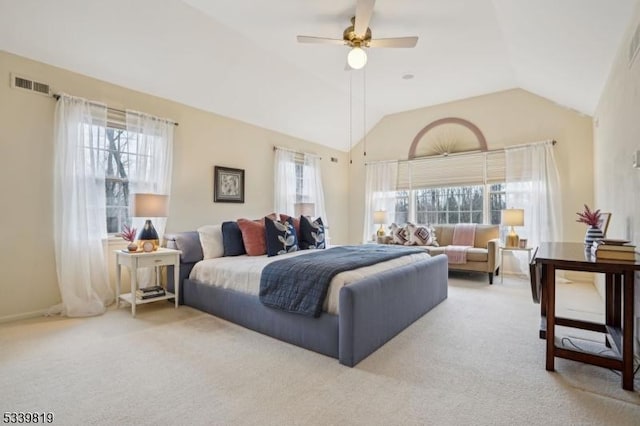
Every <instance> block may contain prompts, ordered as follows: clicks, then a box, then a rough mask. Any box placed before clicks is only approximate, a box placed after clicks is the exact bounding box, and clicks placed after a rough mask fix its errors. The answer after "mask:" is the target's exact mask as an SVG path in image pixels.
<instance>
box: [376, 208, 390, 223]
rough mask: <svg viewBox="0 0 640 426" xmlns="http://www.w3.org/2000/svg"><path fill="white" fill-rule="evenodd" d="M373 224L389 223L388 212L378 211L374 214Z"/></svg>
mask: <svg viewBox="0 0 640 426" xmlns="http://www.w3.org/2000/svg"><path fill="white" fill-rule="evenodd" d="M373 223H374V224H376V225H382V224H385V223H387V212H386V211H384V210H376V211H375V212H373Z"/></svg>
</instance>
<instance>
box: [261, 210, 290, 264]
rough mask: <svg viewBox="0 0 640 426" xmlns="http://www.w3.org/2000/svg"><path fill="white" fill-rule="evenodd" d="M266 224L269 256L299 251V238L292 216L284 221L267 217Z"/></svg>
mask: <svg viewBox="0 0 640 426" xmlns="http://www.w3.org/2000/svg"><path fill="white" fill-rule="evenodd" d="M264 225H265V230H266V239H267V256H277V255H279V254H285V253H291V252H294V251H298V238H297V237H296V230H295V228H294V226H293V219H292V218H288V219H287V220H286V221H283V222H281V221H279V220H271V219H269V218H265V220H264Z"/></svg>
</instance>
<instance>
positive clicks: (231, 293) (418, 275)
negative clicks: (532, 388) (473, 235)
mask: <svg viewBox="0 0 640 426" xmlns="http://www.w3.org/2000/svg"><path fill="white" fill-rule="evenodd" d="M165 239H166V241H167V247H169V248H175V249H178V250H181V251H182V255H181V258H180V274H179V277H180V278H179V280H180V282H179V283H177V284H178V285H180V286H181V287H180V300H179V302H180V304H184V305H187V306H191V307H193V308H196V309H199V310H202V311H204V312H208V313H210V314H213V315H215V316H218V317H220V318H223V319H225V320H228V321H231V322H234V323H236V324H239V325H242V326H244V327H247V328H249V329H252V330H255V331H258V332H260V333H263V334H266V335H268V336H271V337H275V338H277V339H279V340H283V341H285V342H288V343H292V344H294V345H297V346H300V347H303V348H306V349H309V350H312V351H315V352H318V353H321V354H324V355H328V356H330V357H333V358H337V359H338V360H339V362H340V363H341V364H343V365H346V366H350V367H352V366H354V365H356V364H357V363H358V362H360V361H361V360H363V359H364V358H366V357H367V356H368V355H370V354H371V353H372V352H374V351H375V350H377V349H378V348H379V347H381V346H382V345H384V344H385V343H386V342H387V341H389V340H390V339H391V338H393V337H394V336H395V335H396V334H398V333H399V332H400V331H402V330H403V329H405V328H406V327H407V326H409V325H410V324H411V323H413V322H414V321H416V320H417V319H418V318H420V317H421V316H422V315H424V314H425V313H427V312H428V311H430V310H431V309H432V308H433V307H435V306H436V305H438V304H439V303H440V302H442V301H443V300H444V299H446V298H447V274H448V266H447V257H446V256H445V255H439V256H434V257H430V256H426V257H422V258H420V259H415V258H413V259H411V261H408V262H407V261H405V262H401V263H403V264H401V265H399V266H398V265H397V264H396V265H394V266H393V268H392V269H388V270H384V271H382V272H378V271H375V273H373V274H365V275H363V276H362V277H356V279H355V281H353V282H350V283H349V284H348V285H337V286H334V285H333V282H332V286H331V287H330V288H333V293H332V290H330V291H329V295H328V297H327V302H326V306H325V310H323V312H322V313H321V314H320V315H319V316H318V317H317V318H314V317H308V316H302V315H299V314H295V313H290V312H285V311H281V310H277V309H273V308H271V307H267V306H265V305H264V304H262V303H261V301H260V299H259V298H258V296H257V295H256V294H255V290H254V291H253V292H252V291H246V290H242V289H239V288H237V287H236V286H234V285H232V284H233V281H234V278H230V279H228V280H227V281H226V282H224V283H221V282H214V283H213V284H215V285H212V283H211V282H205V281H210V280H213V281H223V280H222V279H221V278H220V275H218V276H215V274H213V275H214V277H213V278H211V277H208V278H207V277H206V273H205V274H204V275H203V274H202V273H201V270H202V269H206V268H204V266H205V265H206V264H207V262H209V263H211V262H210V261H211V260H210V259H207V260H203V252H202V248H201V245H200V239H199V234H198V232H196V231H190V232H181V233H175V234H169V235H166V236H165ZM264 257H266V256H264ZM277 257H280V256H277ZM246 258H247V256H239V257H238V259H229V258H222V260H220V261H217V262H216V263H226V264H227V265H229V264H230V262H238V265H240V264H241V262H243V261H244V262H247V261H248V262H250V263H251V262H256V261H258V260H257V259H246ZM271 259H272V260H273V258H271ZM231 264H233V263H231ZM238 265H236V266H234V267H233V268H235V269H237V270H249V271H251V268H252V267H247V266H246V265H247V264H242V266H238ZM254 266H255V265H254ZM255 268H258V267H254V273H255ZM199 271H200V272H199ZM222 275H224V273H223V274H222ZM356 275H357V274H356ZM167 277H168V287H169V290H170V291H171V290H173V288H174V286H175V285H176V283H174V282H173V274H172V273H169V274H167ZM236 280H237V281H240V283H239V284H240V287H242V286H243V285H245V284H243V283H242V281H243V279H242V278H238V279H236ZM334 287H335V288H334ZM328 305H332V307H331V308H329V306H328Z"/></svg>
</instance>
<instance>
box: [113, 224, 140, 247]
mask: <svg viewBox="0 0 640 426" xmlns="http://www.w3.org/2000/svg"><path fill="white" fill-rule="evenodd" d="M117 236H118V237H122V239H123V240H125V241H129V245H127V249H128V250H129V251H137V250H138V245H137V244H136V243H135V239H136V228H129V226H127V225H122V232H120V233H119V234H117Z"/></svg>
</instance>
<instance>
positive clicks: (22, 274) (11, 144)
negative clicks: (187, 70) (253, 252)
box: [0, 51, 348, 320]
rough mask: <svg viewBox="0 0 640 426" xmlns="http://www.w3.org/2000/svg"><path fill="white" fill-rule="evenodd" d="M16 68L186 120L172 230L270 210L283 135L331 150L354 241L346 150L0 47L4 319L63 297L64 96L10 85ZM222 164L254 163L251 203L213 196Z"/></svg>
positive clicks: (290, 143)
mask: <svg viewBox="0 0 640 426" xmlns="http://www.w3.org/2000/svg"><path fill="white" fill-rule="evenodd" d="M11 72H14V73H17V74H20V75H24V76H26V77H30V78H33V79H36V80H38V81H42V82H45V83H49V84H50V85H51V86H52V88H53V89H54V91H55V92H66V93H69V94H71V95H74V96H81V97H85V98H87V99H91V100H97V101H101V102H104V103H106V104H107V105H109V106H111V107H114V108H121V109H123V108H130V109H135V110H139V111H144V112H147V113H150V114H153V115H157V116H162V117H168V118H171V119H174V120H176V121H178V122H179V123H180V125H179V126H178V127H177V128H176V133H175V144H174V166H173V179H172V187H173V189H172V197H171V207H170V210H169V218H168V221H167V232H173V231H183V230H193V229H195V228H196V227H197V226H199V225H202V224H212V223H219V222H221V221H223V220H227V219H235V218H237V217H241V216H244V217H250V218H257V217H260V216H263V215H264V214H266V213H269V212H271V211H272V210H273V189H272V182H273V146H274V145H280V146H285V147H291V148H294V149H296V150H300V151H306V152H313V153H317V154H319V155H321V156H322V173H323V183H324V187H325V192H326V194H327V195H326V197H325V200H326V204H327V216H328V219H329V222H330V225H331V236H332V239H331V242H332V243H337V244H340V243H344V242H346V235H347V226H348V224H347V221H346V220H344V219H343V218H345V217H347V209H348V207H347V199H348V187H347V179H348V171H347V170H348V168H347V154H346V153H342V152H339V151H335V150H331V149H329V148H326V147H323V146H320V145H317V144H313V143H310V142H307V141H303V140H300V139H296V138H293V137H289V136H286V135H283V134H280V133H277V132H273V131H270V130H266V129H262V128H259V127H255V126H252V125H249V124H246V123H243V122H240V121H237V120H232V119H229V118H225V117H222V116H219V115H216V114H212V113H208V112H204V111H201V110H198V109H194V108H190V107H187V106H185V105H182V104H179V103H176V102H171V101H168V100H165V99H161V98H157V97H154V96H149V95H145V94H143V93H140V92H135V91H132V90H129V89H126V88H123V87H119V86H115V85H112V84H107V83H105V82H102V81H98V80H95V79H92V78H89V77H85V76H82V75H79V74H75V73H72V72H69V71H66V70H62V69H59V68H55V67H52V66H49V65H46V64H43V63H39V62H34V61H31V60H28V59H25V58H22V57H18V56H15V55H11V54H8V53H5V52H2V51H0V129H2V131H0V180H1V181H2V182H3V185H2V186H1V187H0V199H1V200H2V209H0V235H2V236H3V244H0V271H2V274H1V278H0V280H1V281H0V295H1V297H0V320H2V319H8V318H18V317H20V316H23V315H26V314H29V313H32V312H38V311H41V310H43V309H46V308H47V307H49V306H50V305H52V304H55V303H57V302H59V301H60V295H59V292H58V287H57V280H56V270H55V259H54V249H53V233H52V230H51V228H52V206H53V200H52V196H51V192H52V177H53V140H52V134H53V112H54V106H55V101H54V100H53V99H52V98H49V97H45V96H41V95H37V94H32V93H26V92H24V91H21V90H17V89H12V88H10V84H9V83H10V76H9V75H10V73H11ZM265 113H268V111H265ZM330 157H337V158H338V163H333V162H331V161H330ZM214 165H222V166H228V167H237V168H242V169H245V171H246V193H245V203H244V204H225V203H213V193H212V191H213V166H214Z"/></svg>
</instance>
